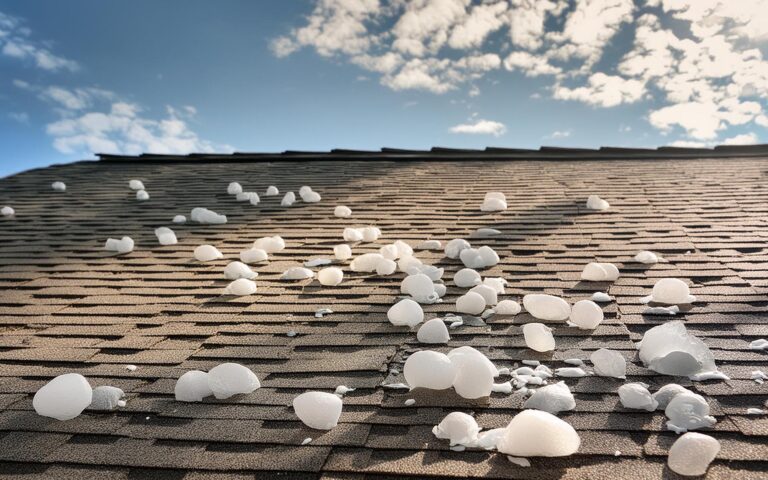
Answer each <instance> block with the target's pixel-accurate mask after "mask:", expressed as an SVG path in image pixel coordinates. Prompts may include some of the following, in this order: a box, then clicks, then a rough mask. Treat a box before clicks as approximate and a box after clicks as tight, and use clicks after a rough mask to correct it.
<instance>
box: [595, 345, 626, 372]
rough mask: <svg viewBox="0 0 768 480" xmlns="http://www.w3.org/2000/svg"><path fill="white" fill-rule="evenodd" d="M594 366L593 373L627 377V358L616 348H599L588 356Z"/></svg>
mask: <svg viewBox="0 0 768 480" xmlns="http://www.w3.org/2000/svg"><path fill="white" fill-rule="evenodd" d="M589 360H590V361H591V362H592V365H594V367H595V375H599V376H601V377H613V378H627V360H626V359H625V358H624V356H623V355H622V354H620V353H619V352H617V351H616V350H608V349H607V348H601V349H599V350H597V351H595V352H593V353H592V355H590V356H589Z"/></svg>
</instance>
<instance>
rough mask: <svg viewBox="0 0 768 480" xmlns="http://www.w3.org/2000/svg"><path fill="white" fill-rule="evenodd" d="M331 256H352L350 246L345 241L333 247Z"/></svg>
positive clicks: (346, 258) (338, 257) (340, 258)
mask: <svg viewBox="0 0 768 480" xmlns="http://www.w3.org/2000/svg"><path fill="white" fill-rule="evenodd" d="M333 256H334V257H336V260H349V259H350V258H352V248H350V246H349V245H347V244H346V243H342V244H341V245H336V246H335V247H333Z"/></svg>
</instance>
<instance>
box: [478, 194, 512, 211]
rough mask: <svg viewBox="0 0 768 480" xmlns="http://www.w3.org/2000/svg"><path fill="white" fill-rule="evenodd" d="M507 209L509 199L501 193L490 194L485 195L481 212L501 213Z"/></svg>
mask: <svg viewBox="0 0 768 480" xmlns="http://www.w3.org/2000/svg"><path fill="white" fill-rule="evenodd" d="M506 209H507V197H505V196H504V194H503V193H501V192H488V193H486V194H485V199H483V204H482V205H480V211H481V212H501V211H503V210H506Z"/></svg>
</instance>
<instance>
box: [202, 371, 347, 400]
mask: <svg viewBox="0 0 768 480" xmlns="http://www.w3.org/2000/svg"><path fill="white" fill-rule="evenodd" d="M208 386H209V387H211V391H212V392H213V394H214V396H216V398H218V399H219V400H222V399H225V398H229V397H231V396H233V395H237V394H240V393H251V392H252V391H254V390H256V389H257V388H259V387H260V386H261V383H259V379H258V377H256V374H255V373H253V372H252V371H251V370H250V369H248V368H246V367H244V366H242V365H240V364H237V363H222V364H221V365H217V366H215V367H213V368H212V369H211V370H210V371H209V372H208ZM335 398H337V399H338V397H335Z"/></svg>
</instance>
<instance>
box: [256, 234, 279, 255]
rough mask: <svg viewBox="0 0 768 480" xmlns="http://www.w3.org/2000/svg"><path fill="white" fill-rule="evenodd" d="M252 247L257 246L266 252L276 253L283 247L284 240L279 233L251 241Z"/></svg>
mask: <svg viewBox="0 0 768 480" xmlns="http://www.w3.org/2000/svg"><path fill="white" fill-rule="evenodd" d="M253 248H259V249H261V250H264V251H265V252H267V253H277V252H280V251H282V250H284V249H285V240H283V237H281V236H280V235H275V236H272V237H262V238H259V239H257V240H255V241H254V242H253Z"/></svg>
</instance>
